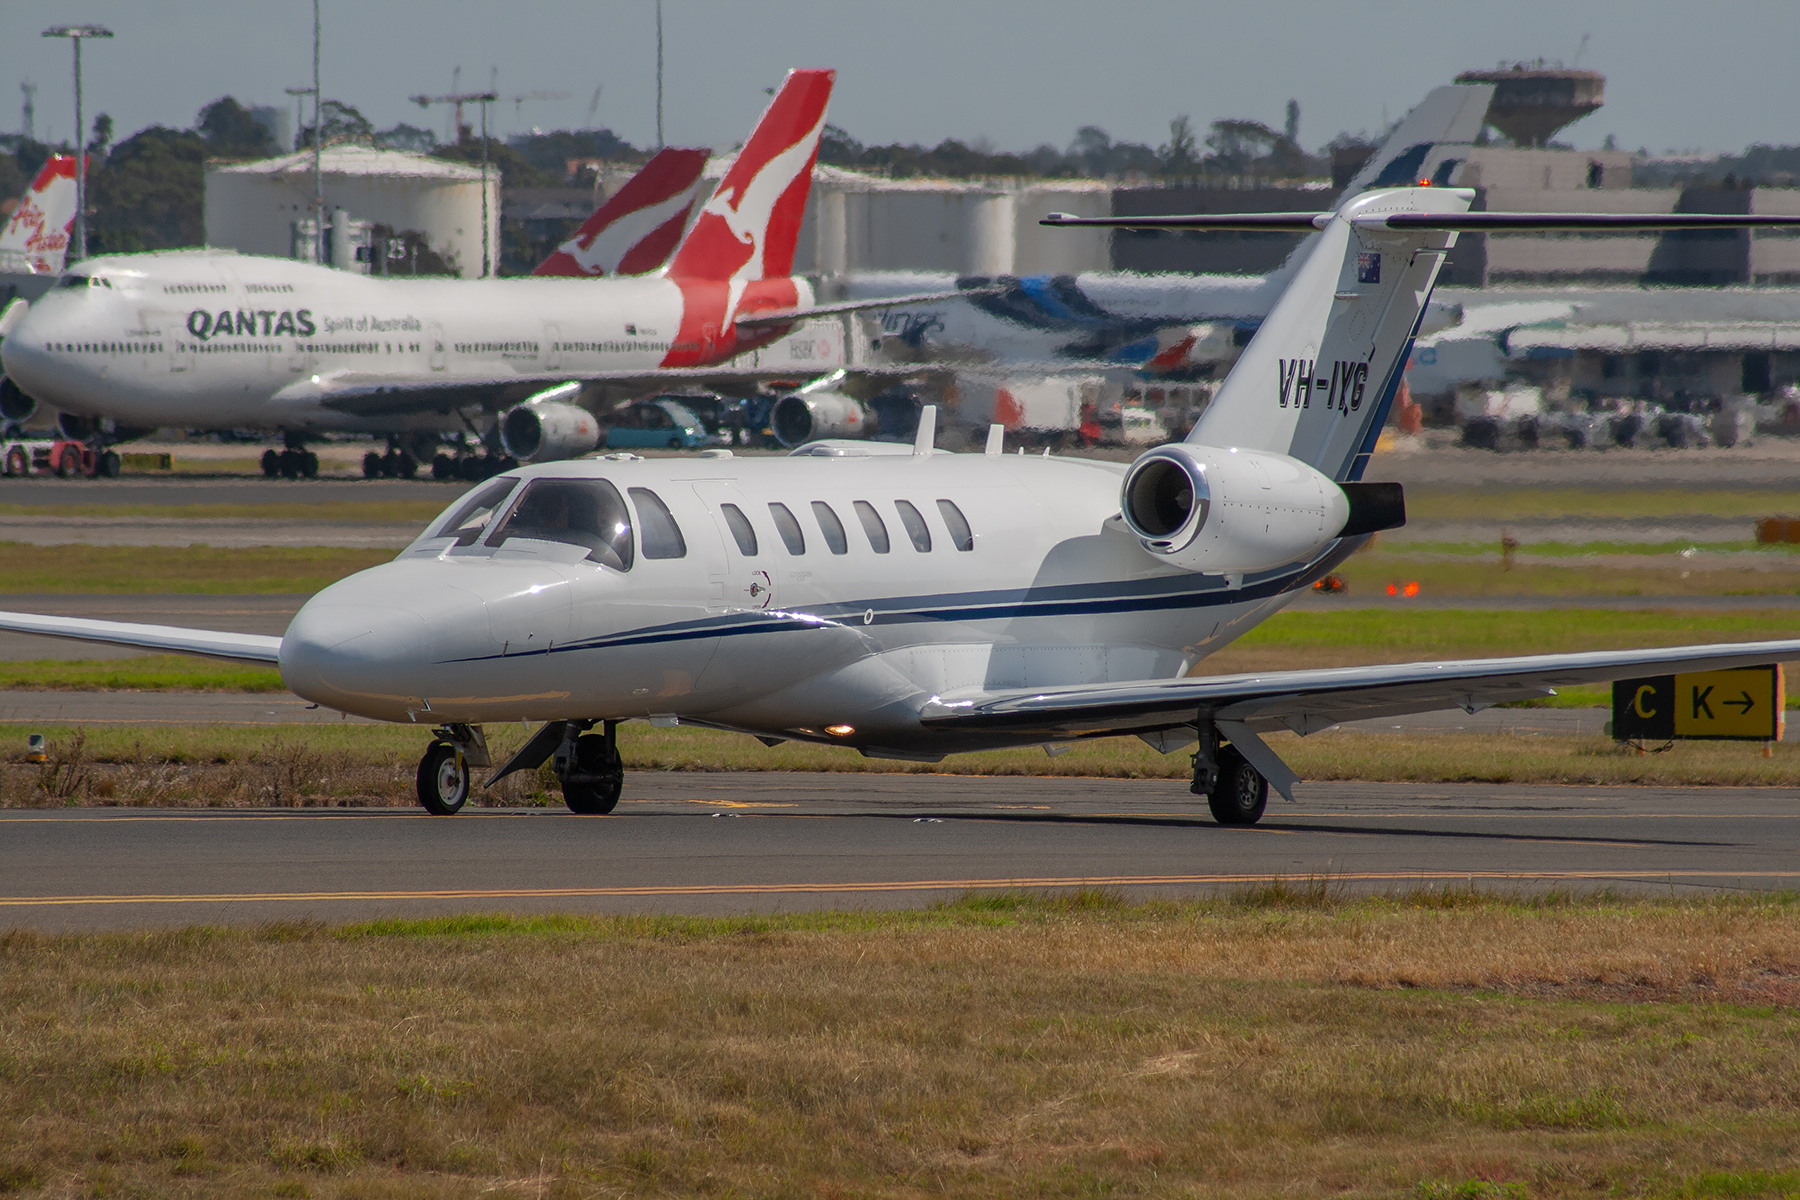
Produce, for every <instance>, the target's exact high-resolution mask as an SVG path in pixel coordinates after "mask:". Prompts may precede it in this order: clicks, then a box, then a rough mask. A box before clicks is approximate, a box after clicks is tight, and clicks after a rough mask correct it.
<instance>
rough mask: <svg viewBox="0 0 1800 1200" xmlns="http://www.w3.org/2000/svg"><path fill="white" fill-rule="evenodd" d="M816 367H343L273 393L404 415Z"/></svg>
mask: <svg viewBox="0 0 1800 1200" xmlns="http://www.w3.org/2000/svg"><path fill="white" fill-rule="evenodd" d="M817 373H818V371H817V369H815V370H813V371H810V372H809V371H796V370H795V369H794V368H793V367H783V368H775V367H762V368H757V367H747V366H743V365H732V364H730V363H721V364H720V365H718V366H716V367H670V368H662V369H659V370H648V371H540V372H533V373H530V374H507V375H496V376H492V377H488V378H482V377H479V376H462V377H457V378H450V379H421V378H419V377H418V376H413V375H396V376H382V375H368V374H355V375H351V374H344V375H328V376H321V377H320V378H319V379H318V380H317V381H314V380H311V379H308V380H303V381H300V382H297V383H293V384H290V385H289V386H287V387H285V388H283V389H281V391H280V392H278V393H276V395H275V398H274V404H275V405H276V406H277V407H280V406H283V405H292V406H294V407H296V408H299V407H301V406H305V407H314V406H317V407H320V408H326V409H330V410H331V411H333V412H341V413H348V414H350V415H351V416H358V417H386V416H402V415H406V414H409V413H424V412H441V413H450V412H455V411H457V410H458V409H485V410H488V411H496V410H499V409H503V408H508V407H511V406H512V405H514V404H517V403H519V402H520V401H522V400H526V399H528V398H530V397H531V396H533V395H535V394H536V393H538V392H541V391H543V390H544V389H545V388H549V387H555V386H557V385H559V384H564V383H583V384H588V383H592V384H601V385H604V389H605V390H607V391H608V392H611V393H616V395H615V396H614V397H613V398H625V397H631V396H640V395H650V394H652V393H655V392H662V391H668V390H670V389H675V388H704V389H706V390H710V391H720V392H725V393H728V394H729V393H731V392H734V391H739V390H741V389H742V388H743V386H744V384H746V383H755V382H760V381H762V380H765V379H766V380H791V379H796V378H802V379H803V378H810V377H811V376H812V375H815V374H817Z"/></svg>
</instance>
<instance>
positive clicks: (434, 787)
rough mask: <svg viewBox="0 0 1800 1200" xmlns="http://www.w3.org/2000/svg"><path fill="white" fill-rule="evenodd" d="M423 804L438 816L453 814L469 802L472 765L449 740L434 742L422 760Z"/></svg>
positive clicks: (420, 778)
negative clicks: (470, 767)
mask: <svg viewBox="0 0 1800 1200" xmlns="http://www.w3.org/2000/svg"><path fill="white" fill-rule="evenodd" d="M418 782H419V803H420V804H423V805H424V806H425V811H426V812H428V813H430V814H431V815H433V816H435V817H451V816H455V815H456V814H457V813H458V812H460V811H462V806H463V805H465V804H467V803H468V802H469V764H468V762H467V761H465V760H464V758H463V756H462V755H461V754H460V753H458V752H457V749H456V747H455V746H452V745H451V744H450V743H449V742H433V743H431V745H430V746H428V747H426V749H425V757H424V758H421V759H420V760H419V781H418Z"/></svg>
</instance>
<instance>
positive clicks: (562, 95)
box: [507, 92, 569, 128]
mask: <svg viewBox="0 0 1800 1200" xmlns="http://www.w3.org/2000/svg"><path fill="white" fill-rule="evenodd" d="M568 98H569V93H567V92H527V93H525V94H524V95H523V96H509V97H507V99H509V100H511V101H512V104H513V126H514V127H515V128H517V127H518V126H519V125H520V124H522V123H523V121H524V117H523V115H522V114H521V112H520V109H522V108H523V107H524V105H525V102H526V101H527V100H567V99H568Z"/></svg>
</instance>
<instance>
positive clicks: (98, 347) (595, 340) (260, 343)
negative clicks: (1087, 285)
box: [0, 251, 811, 432]
mask: <svg viewBox="0 0 1800 1200" xmlns="http://www.w3.org/2000/svg"><path fill="white" fill-rule="evenodd" d="M810 298H811V293H810V290H809V289H808V288H807V286H806V284H805V283H804V282H803V281H799V280H789V279H786V278H782V279H770V280H761V281H754V282H751V283H748V284H745V283H742V282H738V283H724V282H714V281H700V280H672V279H668V278H663V277H660V276H646V277H641V278H618V279H603V280H592V279H559V278H540V277H529V278H521V279H492V280H441V279H432V280H423V279H420V280H415V279H405V278H372V277H369V276H364V275H353V274H349V273H346V272H343V271H336V270H332V269H330V268H327V267H321V266H316V265H313V264H310V263H302V262H297V261H291V260H287V259H279V258H261V257H252V256H247V255H238V254H233V253H230V252H220V251H174V252H166V253H154V254H142V255H120V256H112V257H102V258H93V259H89V260H87V261H86V262H84V263H82V264H81V266H80V267H79V268H78V269H77V270H76V271H75V272H72V273H70V274H68V275H66V276H64V278H63V279H62V281H61V285H60V286H58V287H57V288H54V289H52V290H51V291H50V292H49V293H48V294H47V295H45V296H44V297H43V298H42V299H40V300H39V301H38V302H36V303H35V304H33V305H32V307H31V310H30V312H29V313H28V314H27V315H26V316H25V318H24V320H22V321H21V322H19V324H18V325H17V326H16V327H15V328H14V329H13V331H12V333H11V334H10V335H9V336H8V337H7V339H6V342H5V345H4V348H3V349H0V360H3V362H4V366H5V371H6V374H7V375H8V376H9V377H10V378H11V379H12V380H13V381H14V382H15V383H16V384H18V385H19V387H20V388H21V389H23V390H24V391H25V392H26V393H27V394H28V395H30V396H32V397H34V398H36V399H37V400H38V401H40V402H42V403H46V404H50V405H54V406H55V407H56V408H59V409H62V410H64V411H67V412H72V413H78V414H82V415H91V416H103V417H109V418H111V419H113V420H114V421H116V422H117V423H119V424H120V425H135V426H146V427H157V426H177V427H179V426H190V427H205V428H214V429H217V428H246V429H271V430H286V431H298V432H314V431H318V432H323V431H327V430H343V431H359V432H395V431H398V430H405V429H445V430H450V429H462V428H465V427H466V426H465V425H464V424H463V422H462V421H461V420H460V419H459V418H458V417H457V416H456V415H455V411H456V410H457V409H458V408H462V407H466V406H467V405H468V400H467V398H466V396H464V395H461V394H459V393H458V392H457V385H458V384H459V383H465V382H466V383H473V382H475V381H480V382H481V383H483V384H487V385H493V384H494V382H495V381H496V380H498V381H500V382H501V383H502V384H503V383H504V381H506V380H508V379H516V380H517V381H518V382H519V383H522V384H528V383H531V382H533V381H536V380H543V381H550V382H553V381H555V380H556V379H558V378H566V377H575V376H580V375H596V374H612V373H618V374H643V375H653V374H654V373H655V372H656V371H657V370H659V369H660V368H663V367H667V366H699V365H706V364H710V363H716V362H722V361H724V360H725V359H727V358H729V357H731V356H732V355H733V354H736V353H738V352H739V351H740V350H742V349H743V348H744V347H745V344H746V343H745V342H744V341H743V340H740V339H739V338H738V336H737V334H736V333H735V332H734V330H733V328H732V326H731V324H730V319H729V318H730V315H731V314H733V313H736V312H740V311H748V310H749V309H751V308H754V307H757V306H761V307H788V306H793V305H796V304H805V303H809V302H810ZM709 317H710V319H708V318H709ZM721 317H723V319H721ZM684 322H685V324H684ZM359 381H366V382H368V383H371V384H373V385H375V386H380V385H381V383H382V382H383V381H388V382H396V383H398V382H405V383H407V384H409V385H422V386H425V387H432V386H438V385H441V386H442V388H443V390H444V394H445V396H446V400H445V402H444V404H443V405H442V407H441V408H427V409H424V410H423V411H413V412H408V413H401V414H395V413H381V414H375V415H369V414H367V413H365V412H359V411H356V410H354V409H353V408H345V407H341V406H334V404H333V400H334V397H335V396H336V395H337V394H338V393H340V392H341V391H342V390H343V389H344V388H345V387H346V386H349V385H354V384H356V383H358V382H359Z"/></svg>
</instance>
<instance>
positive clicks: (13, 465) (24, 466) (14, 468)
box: [6, 446, 31, 475]
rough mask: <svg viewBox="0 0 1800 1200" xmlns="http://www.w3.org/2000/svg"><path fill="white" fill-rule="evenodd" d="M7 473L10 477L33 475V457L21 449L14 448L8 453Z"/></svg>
mask: <svg viewBox="0 0 1800 1200" xmlns="http://www.w3.org/2000/svg"><path fill="white" fill-rule="evenodd" d="M6 473H7V474H8V475H29V474H31V457H30V456H29V455H28V454H26V453H25V451H24V450H23V449H21V448H20V447H18V446H14V447H13V448H12V449H11V450H8V451H7V452H6Z"/></svg>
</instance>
